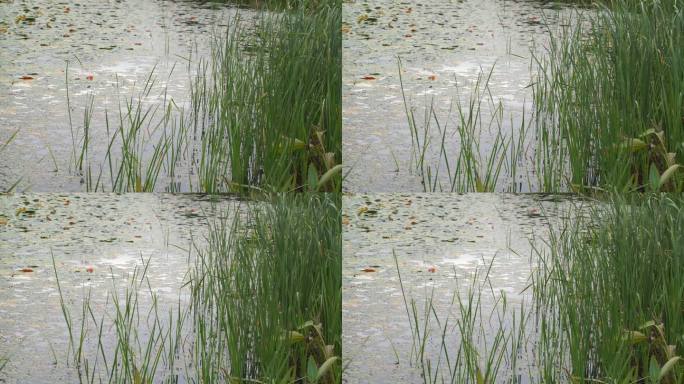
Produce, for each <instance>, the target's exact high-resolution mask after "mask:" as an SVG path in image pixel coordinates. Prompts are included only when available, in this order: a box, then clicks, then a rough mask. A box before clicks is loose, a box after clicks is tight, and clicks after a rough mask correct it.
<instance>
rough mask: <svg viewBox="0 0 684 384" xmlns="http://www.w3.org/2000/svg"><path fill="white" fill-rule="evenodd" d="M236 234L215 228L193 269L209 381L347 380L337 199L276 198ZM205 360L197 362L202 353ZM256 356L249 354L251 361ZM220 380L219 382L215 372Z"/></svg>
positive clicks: (203, 368) (218, 225)
mask: <svg viewBox="0 0 684 384" xmlns="http://www.w3.org/2000/svg"><path fill="white" fill-rule="evenodd" d="M272 204H273V205H267V206H265V207H264V209H259V210H256V211H255V212H253V215H251V217H250V219H249V220H248V222H247V223H242V224H241V223H240V219H237V221H235V222H233V223H231V226H232V227H233V228H238V231H243V230H244V228H246V227H247V226H246V225H245V224H249V230H247V231H246V232H245V233H243V234H242V235H237V236H236V234H235V233H233V234H232V235H231V236H228V233H227V232H226V231H225V228H226V224H227V223H226V222H225V221H224V222H218V223H215V224H214V227H213V228H212V231H211V235H210V237H209V245H208V249H207V250H206V251H205V252H203V253H202V254H201V255H200V257H199V259H198V265H197V267H196V269H195V271H194V272H193V279H192V280H193V288H192V289H193V297H194V313H195V329H196V330H197V331H198V333H200V334H202V335H204V336H203V338H202V339H201V340H199V341H198V345H197V346H196V347H197V348H196V350H198V351H202V356H205V355H206V356H207V357H210V358H211V359H210V360H206V361H202V364H200V365H198V366H199V367H201V372H200V373H201V381H205V382H214V381H216V379H218V378H221V377H222V378H223V379H226V378H227V377H226V376H224V375H227V376H229V377H230V378H232V379H239V381H238V382H250V381H256V380H258V381H261V382H283V383H285V382H287V383H289V382H295V381H298V380H301V382H307V383H336V382H339V381H340V378H341V368H340V367H341V364H340V361H339V360H340V356H341V334H342V324H341V322H342V318H341V313H342V312H341V311H342V307H341V306H342V294H341V284H342V282H341V275H342V271H341V248H342V242H341V241H342V240H341V227H340V226H341V224H340V219H341V218H340V201H339V197H335V195H318V196H307V195H302V197H299V196H297V197H294V198H292V197H285V196H280V197H277V198H276V200H275V201H274V202H273V203H272ZM196 357H199V356H196ZM247 357H249V358H247ZM217 375H218V376H217Z"/></svg>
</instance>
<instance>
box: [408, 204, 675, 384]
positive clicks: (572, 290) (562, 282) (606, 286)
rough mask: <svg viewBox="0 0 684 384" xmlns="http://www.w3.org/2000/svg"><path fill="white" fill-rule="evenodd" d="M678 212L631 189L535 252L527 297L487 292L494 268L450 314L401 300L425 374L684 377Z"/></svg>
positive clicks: (444, 377)
mask: <svg viewBox="0 0 684 384" xmlns="http://www.w3.org/2000/svg"><path fill="white" fill-rule="evenodd" d="M682 207H684V197H683V196H681V195H655V194H653V195H649V196H646V197H644V196H640V195H636V194H635V195H629V196H626V197H625V196H619V195H614V196H613V197H611V198H610V199H608V201H606V202H603V203H597V204H596V205H593V206H592V208H591V209H590V210H589V211H584V212H583V213H584V215H580V213H581V212H579V211H578V212H575V213H576V215H574V216H573V217H572V218H569V219H567V220H566V221H565V222H563V223H562V225H560V227H558V228H554V230H553V231H552V235H551V238H550V240H548V242H547V243H546V245H547V246H546V247H539V248H536V249H537V251H536V256H537V258H538V267H537V270H536V272H534V273H533V275H532V276H531V283H530V286H529V289H530V290H531V292H532V294H531V297H530V299H532V301H531V302H529V303H527V304H525V302H523V303H522V304H519V305H515V306H512V305H511V304H509V303H508V301H507V299H506V295H505V294H504V293H503V292H496V291H495V290H494V289H493V288H492V286H491V284H490V283H489V271H490V269H491V265H489V266H485V268H484V269H482V270H481V271H479V272H478V273H477V274H476V275H475V276H473V278H472V285H471V286H470V288H469V289H468V291H467V292H460V291H456V292H455V293H454V298H453V300H452V305H451V307H449V308H448V310H445V309H444V308H437V307H436V306H435V305H434V304H433V298H432V297H430V296H428V298H427V299H426V300H425V302H424V303H422V307H421V306H420V305H418V304H417V303H416V301H415V300H414V299H409V298H405V302H406V308H407V315H408V321H409V324H410V326H411V329H412V331H413V337H414V349H415V350H414V353H413V356H415V359H416V362H417V364H418V367H419V368H420V369H421V373H422V377H423V381H424V382H425V383H460V382H474V383H492V382H511V383H516V382H521V380H522V382H533V383H587V384H589V383H663V384H667V383H681V382H684V364H683V363H684V359H683V358H682V356H684V352H683V351H684V337H683V336H682V335H684V316H683V315H682V314H683V313H684V300H683V297H684V280H683V279H682V276H684V253H682V251H681V250H682V249H684V236H682V233H684V211H683V210H682ZM397 268H398V267H397ZM399 276H400V283H401V274H400V275H399ZM402 291H404V287H403V286H402ZM484 296H487V297H486V300H485V299H483V297H484ZM490 307H491V308H490ZM454 313H455V315H454ZM429 346H431V347H432V348H433V349H430V350H428V349H427V348H428V347H429ZM435 348H436V349H435ZM521 374H522V377H521V376H520V375H521Z"/></svg>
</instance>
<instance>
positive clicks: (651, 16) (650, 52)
mask: <svg viewBox="0 0 684 384" xmlns="http://www.w3.org/2000/svg"><path fill="white" fill-rule="evenodd" d="M682 8H683V4H682V2H681V1H680V0H667V1H655V2H652V1H646V2H642V1H611V2H610V4H609V5H605V6H597V7H596V8H593V9H590V10H582V11H577V12H574V13H573V17H572V18H571V22H570V23H569V26H549V31H550V33H551V38H550V46H549V48H548V52H546V53H545V54H543V55H536V57H535V60H534V62H535V66H536V68H537V75H536V77H537V78H536V79H535V81H534V82H533V84H532V89H533V92H534V103H535V107H534V111H531V112H533V115H531V116H526V114H525V111H523V118H522V121H520V122H518V123H516V125H517V126H516V127H513V130H512V131H506V130H503V129H502V126H503V123H504V116H503V110H504V107H503V106H502V105H501V103H500V102H497V101H495V100H494V99H493V98H492V95H491V93H490V92H489V90H488V79H489V77H490V76H491V71H490V72H489V74H486V73H485V74H482V75H481V76H480V78H479V79H478V81H477V82H476V83H475V88H474V90H473V91H472V94H471V95H470V98H469V99H468V100H467V101H466V102H465V103H464V102H463V101H461V99H460V95H458V93H457V96H456V101H457V103H456V108H457V110H456V112H457V114H456V122H457V125H456V127H455V129H453V128H452V129H451V131H449V132H447V129H446V126H445V124H443V123H442V124H440V122H439V121H438V120H437V115H436V113H435V112H434V110H433V109H432V107H427V108H426V110H425V113H424V119H423V122H422V126H421V127H420V128H421V129H420V130H419V129H418V127H419V125H418V124H417V122H416V119H415V117H414V111H413V109H412V108H411V107H410V105H408V103H407V102H406V98H405V104H406V111H407V117H408V120H409V126H410V128H411V135H412V137H413V147H414V149H413V150H414V159H415V168H416V169H417V170H418V172H419V174H420V175H421V176H422V178H423V185H424V189H425V190H426V191H439V190H449V191H459V192H464V191H480V192H482V191H493V190H498V191H516V190H520V185H519V182H520V180H517V179H518V177H517V176H523V177H525V178H526V180H527V184H528V188H529V189H530V190H532V191H538V192H566V191H574V192H579V193H595V192H596V191H602V190H610V191H613V190H615V191H617V192H636V191H638V192H645V191H663V192H681V191H682V190H683V189H684V177H682V170H683V169H684V166H683V165H682V164H683V163H684V159H683V157H684V144H682V143H684V96H683V95H684V59H683V58H684V13H683V12H682ZM492 70H494V69H492ZM484 111H486V112H487V113H486V114H484V113H483V112H484ZM525 119H527V120H525ZM447 120H448V119H447ZM431 125H433V126H436V127H437V132H434V131H435V130H434V129H433V128H432V127H431ZM453 131H455V134H454V133H453ZM483 132H486V135H487V136H486V138H487V141H483ZM513 132H515V133H513ZM452 136H453V137H454V138H452ZM485 143H486V145H483V144H485ZM530 149H533V150H532V151H530ZM440 171H441V173H442V176H441V177H440V175H439V173H440ZM444 173H446V176H445V175H444ZM447 182H448V184H447Z"/></svg>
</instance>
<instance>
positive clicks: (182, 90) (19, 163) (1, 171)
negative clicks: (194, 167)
mask: <svg viewBox="0 0 684 384" xmlns="http://www.w3.org/2000/svg"><path fill="white" fill-rule="evenodd" d="M236 12H237V10H236V9H235V8H230V7H226V6H219V5H217V4H216V3H205V2H199V1H169V0H121V1H113V0H110V1H99V0H89V1H79V2H76V1H59V2H56V1H49V0H38V1H19V0H15V1H9V2H6V1H5V2H0V20H2V22H1V23H0V142H3V143H4V142H5V141H6V140H7V139H8V138H9V137H11V135H12V134H13V133H14V132H17V131H18V133H17V135H16V137H15V139H14V140H13V141H12V142H11V144H10V145H9V146H8V147H7V148H5V150H4V151H2V152H1V153H0V159H1V160H0V190H6V189H8V188H9V187H10V186H13V185H14V184H15V183H17V182H18V185H17V188H18V190H20V191H21V190H30V191H38V192H40V191H48V192H49V191H84V190H85V186H84V185H83V184H82V183H83V179H82V176H81V175H79V174H78V173H77V172H76V171H75V170H74V169H73V168H74V167H73V166H72V167H70V165H73V159H72V157H73V155H72V148H73V142H74V141H75V142H76V144H77V146H78V147H79V148H80V144H79V140H80V137H82V135H83V127H84V110H85V107H86V105H88V103H89V99H90V97H93V109H94V112H93V117H92V123H91V124H92V126H91V127H90V130H91V134H90V142H91V146H90V147H91V150H90V154H89V156H90V158H91V162H92V166H93V169H94V172H95V173H96V174H97V173H98V172H99V167H100V166H101V163H102V161H103V160H104V155H105V153H106V152H107V145H108V144H109V137H110V136H112V135H113V132H111V131H113V130H115V129H116V128H118V125H116V122H117V121H118V113H119V110H120V107H121V104H122V103H124V102H125V101H126V100H130V99H131V98H133V100H134V103H136V102H137V101H138V100H142V101H143V105H144V107H146V108H147V107H150V106H158V107H159V108H160V109H159V110H158V111H157V115H156V116H157V117H156V118H155V119H152V121H154V122H158V121H159V118H160V117H161V113H162V111H163V109H164V105H165V103H166V102H169V101H170V100H171V99H173V100H174V102H175V104H176V107H177V108H175V109H174V111H176V112H177V109H178V108H181V107H184V106H187V102H188V100H189V96H190V88H189V86H190V80H191V78H192V76H194V73H195V72H196V65H197V63H198V62H199V60H200V59H201V58H204V59H206V58H207V57H208V56H209V54H210V52H211V49H210V44H211V42H212V36H213V33H214V32H217V31H218V33H219V35H220V34H222V33H223V31H224V30H225V28H226V26H227V25H228V24H229V23H230V22H231V21H232V20H233V18H234V16H235V14H236ZM253 14H254V12H252V11H250V10H246V9H245V10H241V11H240V15H241V17H242V19H243V20H245V19H248V18H249V17H251V15H253ZM67 62H68V63H69V71H68V74H67V73H66V69H67ZM152 73H153V74H154V75H153V78H154V79H155V82H154V84H153V86H152V87H151V90H150V92H149V94H148V95H147V96H145V97H140V95H141V92H142V90H143V88H144V84H145V82H146V80H147V78H148V77H149V76H150V75H151V74H152ZM22 78H24V79H22ZM29 78H31V79H29ZM67 79H68V82H69V93H70V99H71V114H72V126H73V130H74V132H76V135H75V137H76V139H75V140H73V139H72V129H71V128H70V124H69V117H68V113H69V111H68V108H67V87H66V83H67ZM105 111H107V112H108V114H109V120H110V125H111V126H110V132H109V133H108V132H107V130H106V125H105ZM145 129H147V130H148V131H151V130H152V127H146V128H145ZM79 133H80V135H79ZM148 133H149V132H148ZM150 135H152V133H150ZM187 157H188V158H187V159H183V160H182V161H181V162H180V165H179V170H180V169H182V168H183V167H185V168H187V169H189V168H190V163H191V161H192V159H191V154H189V153H188V154H187ZM102 166H103V172H104V174H105V175H107V178H106V179H105V180H108V168H107V167H106V166H105V165H104V164H102ZM162 173H163V172H162ZM190 179H192V176H191V175H190V172H189V171H187V170H186V171H179V172H178V177H177V178H176V179H170V180H162V182H160V183H159V190H160V191H164V190H165V189H168V185H169V184H172V183H174V185H176V188H177V189H178V190H188V189H189V186H188V183H189V181H188V180H190Z"/></svg>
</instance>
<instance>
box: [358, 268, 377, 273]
mask: <svg viewBox="0 0 684 384" xmlns="http://www.w3.org/2000/svg"><path fill="white" fill-rule="evenodd" d="M361 272H376V270H375V269H373V268H364V269H362V270H361Z"/></svg>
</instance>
